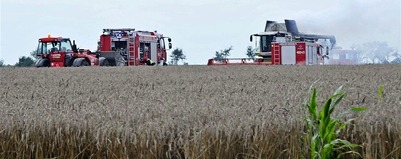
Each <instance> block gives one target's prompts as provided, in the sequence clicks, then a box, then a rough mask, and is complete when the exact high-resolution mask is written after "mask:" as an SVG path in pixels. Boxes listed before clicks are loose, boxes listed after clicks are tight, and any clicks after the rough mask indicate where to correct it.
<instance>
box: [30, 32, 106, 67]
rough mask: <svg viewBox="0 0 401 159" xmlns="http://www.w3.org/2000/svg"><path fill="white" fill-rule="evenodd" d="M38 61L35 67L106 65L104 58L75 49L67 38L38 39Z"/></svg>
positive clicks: (49, 37)
mask: <svg viewBox="0 0 401 159" xmlns="http://www.w3.org/2000/svg"><path fill="white" fill-rule="evenodd" d="M36 55H37V56H39V57H40V59H39V60H38V61H37V62H36V64H35V65H36V67H71V66H73V67H79V66H102V65H108V63H107V60H105V58H104V57H99V54H96V53H92V52H91V51H90V50H85V49H77V46H76V45H75V41H73V43H72V44H71V41H70V39H69V38H62V37H51V36H50V35H49V36H48V37H47V38H40V39H39V45H38V50H37V53H36Z"/></svg>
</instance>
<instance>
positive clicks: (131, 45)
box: [127, 36, 135, 66]
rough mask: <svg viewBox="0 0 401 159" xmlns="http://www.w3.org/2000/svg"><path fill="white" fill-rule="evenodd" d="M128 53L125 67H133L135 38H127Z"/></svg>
mask: <svg viewBox="0 0 401 159" xmlns="http://www.w3.org/2000/svg"><path fill="white" fill-rule="evenodd" d="M128 51H129V53H128V57H127V61H128V62H127V65H128V66H130V65H135V36H130V37H129V38H128Z"/></svg>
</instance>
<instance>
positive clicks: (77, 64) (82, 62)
mask: <svg viewBox="0 0 401 159" xmlns="http://www.w3.org/2000/svg"><path fill="white" fill-rule="evenodd" d="M89 65H90V64H89V62H88V61H86V60H85V58H76V59H75V60H74V62H73V63H72V66H74V67H80V66H89Z"/></svg>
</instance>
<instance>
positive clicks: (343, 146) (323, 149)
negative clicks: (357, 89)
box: [305, 87, 366, 159]
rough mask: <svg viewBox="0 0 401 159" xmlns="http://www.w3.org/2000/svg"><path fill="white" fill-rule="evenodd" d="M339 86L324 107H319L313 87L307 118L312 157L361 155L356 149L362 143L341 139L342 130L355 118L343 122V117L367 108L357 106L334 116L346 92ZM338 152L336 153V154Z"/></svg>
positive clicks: (307, 139)
mask: <svg viewBox="0 0 401 159" xmlns="http://www.w3.org/2000/svg"><path fill="white" fill-rule="evenodd" d="M341 88H342V87H339V88H338V89H337V90H336V91H335V92H334V94H333V95H332V96H330V97H329V98H328V99H327V100H326V101H325V103H324V104H323V106H322V108H320V110H318V109H319V106H318V103H317V91H316V89H313V93H312V96H311V97H310V99H309V101H308V103H307V104H306V106H307V111H308V114H309V115H308V116H307V117H306V118H305V120H306V123H307V125H306V126H307V132H306V133H305V135H306V136H305V140H306V141H307V142H309V145H310V149H309V155H310V157H308V158H310V159H332V158H340V157H341V156H343V155H345V154H355V155H359V156H360V154H359V153H358V152H356V151H355V148H356V147H359V146H360V145H357V144H352V143H350V142H349V141H347V140H342V139H339V134H340V132H341V130H343V129H344V128H346V126H347V125H348V124H349V123H350V122H351V121H352V120H353V119H349V120H347V121H345V122H341V119H342V118H343V117H344V116H345V115H346V114H348V113H350V112H361V111H365V110H366V108H362V107H357V108H351V109H350V110H349V111H346V112H343V113H341V114H339V115H338V116H337V117H335V118H334V117H332V113H333V112H334V110H335V108H336V107H337V106H338V105H339V104H340V102H341V100H342V99H343V98H344V97H345V95H346V93H344V92H342V91H341ZM335 153H336V154H335Z"/></svg>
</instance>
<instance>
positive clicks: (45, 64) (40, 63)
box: [35, 59, 50, 67]
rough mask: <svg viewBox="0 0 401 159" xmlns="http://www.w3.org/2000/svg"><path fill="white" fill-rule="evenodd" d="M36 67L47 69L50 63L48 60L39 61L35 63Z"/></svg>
mask: <svg viewBox="0 0 401 159" xmlns="http://www.w3.org/2000/svg"><path fill="white" fill-rule="evenodd" d="M35 66H36V67H49V66H50V61H49V60H48V59H39V60H38V61H36V63H35Z"/></svg>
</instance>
